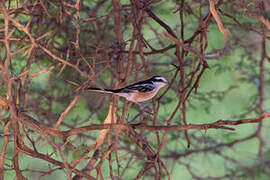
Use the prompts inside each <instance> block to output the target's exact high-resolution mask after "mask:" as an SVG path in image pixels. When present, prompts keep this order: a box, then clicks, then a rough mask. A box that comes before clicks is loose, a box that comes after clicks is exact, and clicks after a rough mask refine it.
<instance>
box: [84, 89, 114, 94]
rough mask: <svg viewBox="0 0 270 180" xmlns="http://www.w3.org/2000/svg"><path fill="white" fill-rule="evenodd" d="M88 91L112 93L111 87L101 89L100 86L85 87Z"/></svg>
mask: <svg viewBox="0 0 270 180" xmlns="http://www.w3.org/2000/svg"><path fill="white" fill-rule="evenodd" d="M87 90H88V91H94V92H102V93H108V94H111V93H113V90H111V89H101V88H87Z"/></svg>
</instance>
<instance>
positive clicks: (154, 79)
mask: <svg viewBox="0 0 270 180" xmlns="http://www.w3.org/2000/svg"><path fill="white" fill-rule="evenodd" d="M150 80H151V81H152V82H153V83H154V84H155V85H156V86H157V87H158V88H162V87H163V86H166V85H168V81H167V80H166V79H165V78H164V77H161V76H153V77H152V78H151V79H150Z"/></svg>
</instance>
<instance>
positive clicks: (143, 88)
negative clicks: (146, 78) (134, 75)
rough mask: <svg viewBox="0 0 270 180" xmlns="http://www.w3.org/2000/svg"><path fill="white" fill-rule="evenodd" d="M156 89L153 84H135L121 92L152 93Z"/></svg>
mask: <svg viewBox="0 0 270 180" xmlns="http://www.w3.org/2000/svg"><path fill="white" fill-rule="evenodd" d="M154 89H155V85H154V84H153V83H149V82H147V83H141V82H139V83H135V84H131V85H129V86H126V87H124V88H121V92H126V93H132V92H151V91H153V90H154Z"/></svg>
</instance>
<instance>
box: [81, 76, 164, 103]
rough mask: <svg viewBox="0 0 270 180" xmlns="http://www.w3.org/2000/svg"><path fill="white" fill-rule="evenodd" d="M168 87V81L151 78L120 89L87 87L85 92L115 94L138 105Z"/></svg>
mask: <svg viewBox="0 0 270 180" xmlns="http://www.w3.org/2000/svg"><path fill="white" fill-rule="evenodd" d="M166 85H168V81H167V80H166V79H165V78H164V77H161V76H153V77H151V78H150V79H147V80H143V81H139V82H136V83H133V84H130V85H128V86H125V87H123V88H120V89H101V88H95V87H88V88H87V89H86V90H89V91H95V92H102V93H107V94H115V95H118V96H122V97H124V98H125V99H126V100H128V101H131V102H134V103H140V102H144V101H147V100H149V99H152V98H153V97H154V96H155V95H156V94H157V93H158V91H159V89H161V88H162V87H164V86H166Z"/></svg>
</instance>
